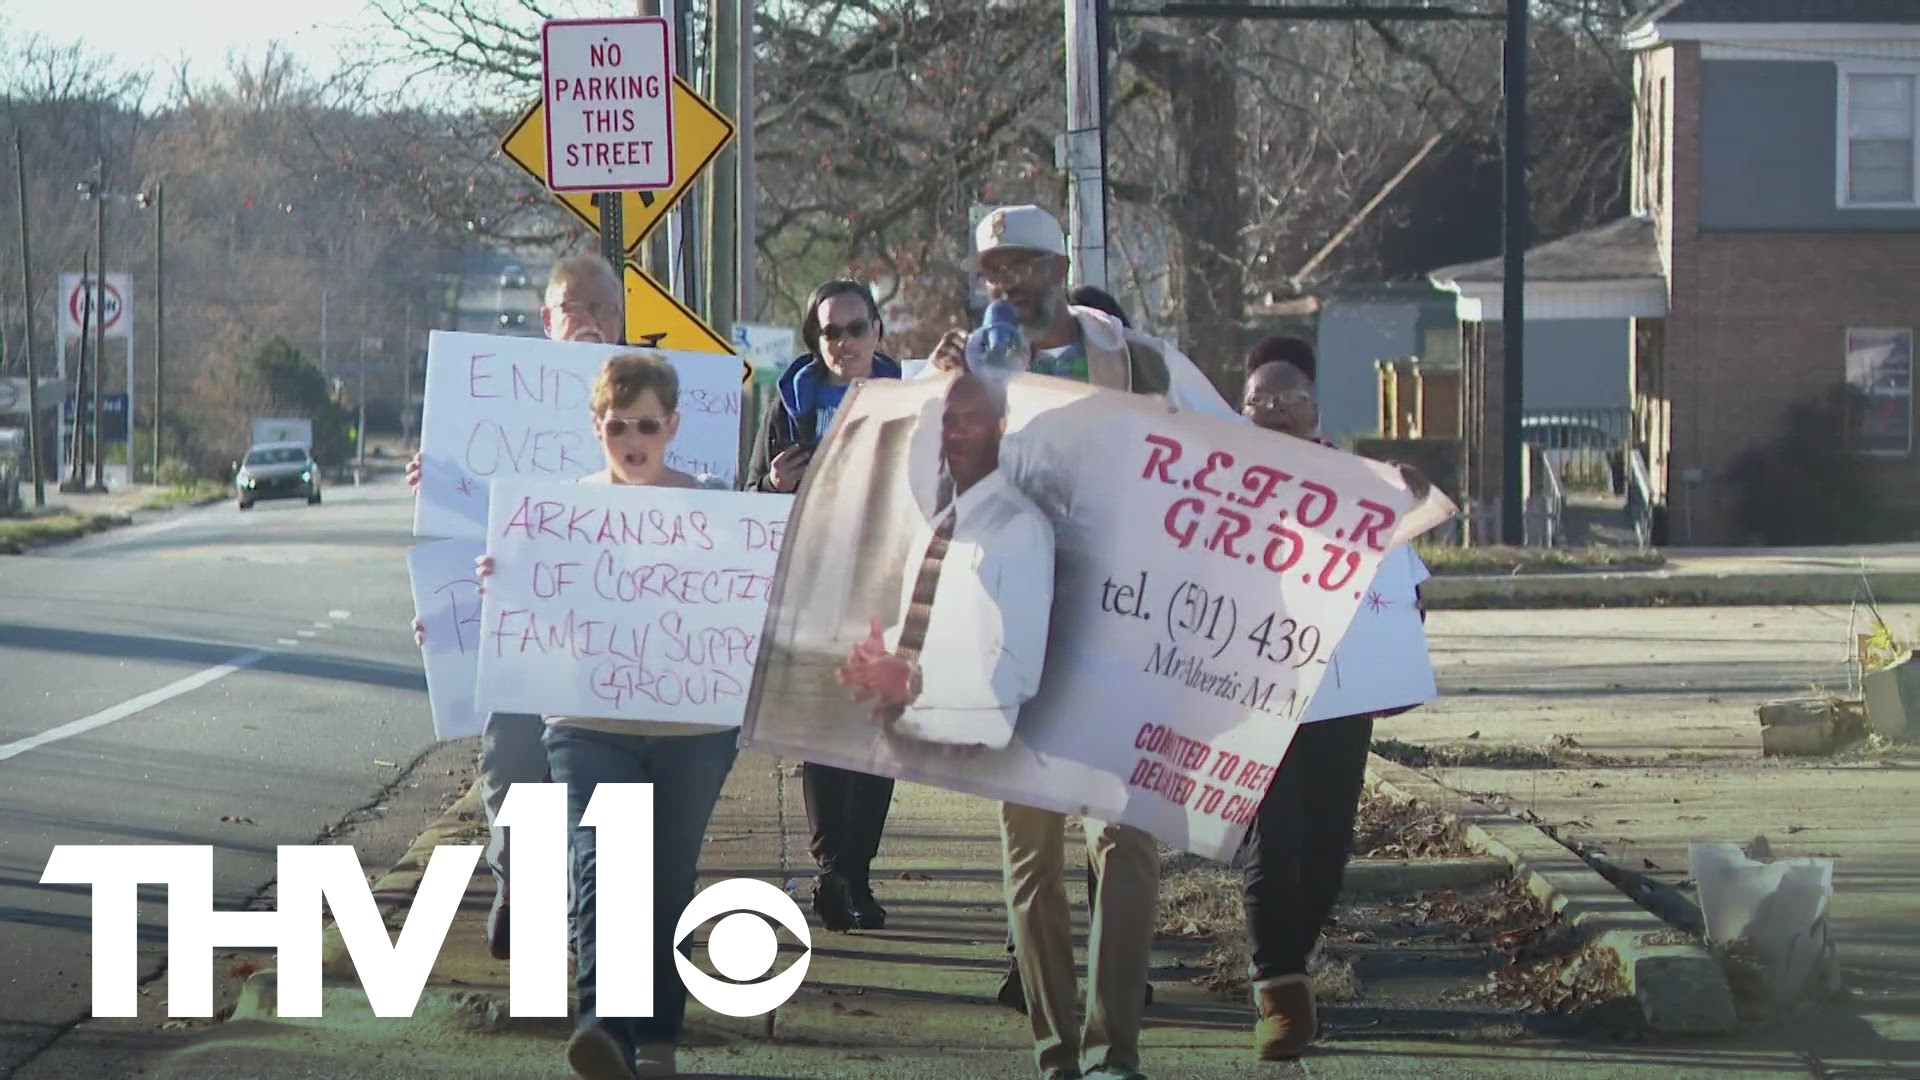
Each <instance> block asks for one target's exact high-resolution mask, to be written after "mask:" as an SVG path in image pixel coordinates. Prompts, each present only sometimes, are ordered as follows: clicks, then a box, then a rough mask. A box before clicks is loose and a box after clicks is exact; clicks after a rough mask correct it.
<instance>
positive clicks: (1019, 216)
mask: <svg viewBox="0 0 1920 1080" xmlns="http://www.w3.org/2000/svg"><path fill="white" fill-rule="evenodd" d="M973 248H974V254H973V255H972V257H970V258H968V259H967V261H966V268H967V269H969V270H978V269H980V256H982V255H985V254H986V253H987V252H989V251H998V250H1000V249H1002V248H1009V249H1012V250H1015V251H1039V252H1043V253H1045V254H1048V255H1059V256H1062V257H1064V256H1065V255H1066V254H1067V234H1066V232H1065V231H1064V230H1062V229H1061V228H1060V220H1059V219H1058V218H1056V217H1054V216H1053V215H1052V214H1050V213H1048V212H1047V211H1045V210H1043V209H1041V208H1040V207H1038V206H1033V205H1031V204H1029V205H1025V206H1002V207H999V208H998V209H996V210H994V211H993V212H992V213H990V214H988V215H987V216H986V217H984V218H981V219H980V225H979V227H978V228H976V229H974V231H973Z"/></svg>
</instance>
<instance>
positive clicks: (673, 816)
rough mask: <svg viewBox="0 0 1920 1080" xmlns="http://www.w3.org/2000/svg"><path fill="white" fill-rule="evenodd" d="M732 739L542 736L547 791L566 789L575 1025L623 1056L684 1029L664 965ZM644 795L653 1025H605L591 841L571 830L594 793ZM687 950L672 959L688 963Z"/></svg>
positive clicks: (681, 1003)
mask: <svg viewBox="0 0 1920 1080" xmlns="http://www.w3.org/2000/svg"><path fill="white" fill-rule="evenodd" d="M738 740H739V733H738V732H734V731H719V732H714V733H712V734H708V735H612V734H608V733H605V732H600V731H589V730H586V729H584V728H576V727H566V726H557V727H549V728H548V729H547V734H546V744H547V760H548V761H549V762H550V763H551V765H552V768H553V779H554V782H555V783H561V784H565V785H567V827H568V829H569V830H570V832H571V835H572V837H573V901H572V905H573V910H572V915H573V920H574V933H575V942H574V944H575V946H576V948H577V950H578V952H579V957H580V959H579V963H580V970H579V979H578V983H577V989H578V990H579V997H580V1023H581V1024H582V1025H586V1024H591V1023H594V1022H596V1021H598V1022H599V1023H600V1024H601V1025H602V1026H604V1027H605V1028H606V1029H607V1030H608V1031H610V1032H612V1033H613V1035H614V1037H615V1038H617V1039H620V1040H621V1041H622V1042H623V1043H625V1044H626V1048H627V1050H628V1051H629V1052H631V1051H632V1050H634V1049H635V1048H636V1047H639V1046H643V1045H647V1044H649V1043H676V1042H678V1041H679V1039H680V1032H681V1030H682V1028H683V1027H684V1025H685V1021H686V1014H687V989H686V987H685V986H684V985H682V984H681V982H680V971H679V969H678V967H676V966H675V964H674V962H673V948H674V940H673V932H674V929H675V928H676V924H677V923H678V922H679V921H680V912H681V911H682V910H684V909H685V908H686V906H687V904H688V903H689V902H691V901H692V900H693V890H694V884H695V879H696V877H697V876H698V873H699V862H700V847H701V844H702V843H703V842H704V841H705V839H706V835H707V822H708V821H709V820H711V819H712V817H713V806H714V803H716V802H718V801H719V799H720V788H721V785H723V784H725V783H726V781H727V773H728V772H730V771H731V770H732V769H733V759H734V756H735V755H736V754H737V753H738V752H739V751H738V749H737V748H736V743H737V742H738ZM647 783H651V784H652V785H653V786H654V787H653V813H654V819H653V944H654V950H655V952H654V957H653V1015H652V1016H650V1017H611V1016H610V1017H607V1018H605V1019H601V1018H600V1016H599V1014H598V1013H597V1012H596V1011H595V1009H594V999H595V994H594V978H595V975H594V971H595V966H596V961H597V953H596V951H595V948H594V944H595V940H596V938H595V919H596V917H597V914H598V913H597V912H596V911H595V908H596V907H597V906H598V905H597V904H596V902H595V901H596V890H595V889H594V878H595V869H594V868H595V863H596V853H595V851H594V842H595V836H596V834H595V831H594V830H593V829H583V828H581V827H580V819H581V818H582V817H584V816H585V815H586V812H587V801H588V800H589V799H591V798H593V790H594V786H595V785H597V784H647ZM692 951H693V950H692V946H691V944H689V945H688V946H686V947H685V948H683V949H682V950H681V952H682V953H684V954H687V955H689V956H691V954H692Z"/></svg>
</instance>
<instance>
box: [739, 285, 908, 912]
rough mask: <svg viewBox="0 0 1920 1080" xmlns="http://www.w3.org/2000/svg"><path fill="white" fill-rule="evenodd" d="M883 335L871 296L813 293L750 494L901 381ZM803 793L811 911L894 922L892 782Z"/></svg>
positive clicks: (770, 486) (830, 290) (824, 289)
mask: <svg viewBox="0 0 1920 1080" xmlns="http://www.w3.org/2000/svg"><path fill="white" fill-rule="evenodd" d="M882 332H883V327H882V326H881V322H880V305H879V304H877V303H875V302H874V299H873V292H872V290H870V289H868V288H867V286H865V285H863V284H861V283H860V282H858V281H852V280H848V279H845V278H839V279H836V280H833V281H829V282H827V283H826V284H824V285H822V286H820V287H819V288H817V289H815V290H813V295H812V296H811V297H810V298H808V300H807V309H806V317H805V318H804V319H803V320H802V322H801V324H800V337H801V339H802V340H803V341H805V342H806V345H807V351H806V352H805V353H803V354H801V355H800V356H798V357H796V358H794V361H793V362H792V363H791V364H788V365H787V370H786V372H785V373H784V374H783V375H781V376H780V384H779V389H780V396H779V400H777V401H775V402H774V403H773V405H772V406H771V407H769V408H768V409H767V418H766V423H765V424H764V425H763V426H762V428H761V430H760V438H759V439H758V440H757V441H756V442H755V443H754V447H753V456H752V458H751V459H750V461H749V463H748V465H747V489H748V490H750V491H772V492H792V491H795V490H797V489H798V488H799V487H800V480H801V478H802V477H803V476H805V475H806V471H807V463H808V462H809V461H811V460H812V458H813V453H814V450H815V449H816V448H817V447H818V446H819V445H820V440H821V439H822V438H824V437H825V436H826V434H827V432H828V431H830V430H832V428H833V417H834V414H835V413H836V412H838V411H839V408H840V403H841V401H842V400H844V399H845V398H846V395H847V388H848V387H849V386H851V385H852V384H853V381H854V380H855V379H897V378H899V377H900V363H899V361H897V360H895V359H893V358H892V357H891V356H888V355H886V354H885V353H882V352H880V351H879V349H880V338H881V334H882ZM801 788H802V790H803V792H804V793H805V796H806V803H807V821H808V822H809V824H810V825H811V826H812V829H813V836H812V839H811V841H810V843H809V844H808V849H809V850H810V851H811V852H812V854H813V859H814V862H815V863H817V864H818V865H819V868H820V873H819V876H818V877H816V878H815V879H814V885H813V910H814V913H815V914H816V915H818V916H819V917H820V922H821V924H822V925H823V926H825V927H826V928H827V929H828V930H836V931H846V930H879V929H881V928H883V927H885V926H886V923H887V912H886V909H885V908H883V907H881V906H880V902H879V901H878V900H876V899H875V898H874V895H873V888H872V885H871V884H870V881H869V878H868V868H869V867H870V866H871V864H872V863H873V858H874V855H875V854H876V853H877V852H878V851H879V850H880V834H881V832H882V831H883V830H884V829H885V828H886V824H887V809H888V807H889V806H890V805H891V804H892V802H893V780H892V779H891V778H889V777H884V776H869V775H867V774H866V773H860V772H853V771H851V770H849V769H836V768H833V767H832V766H829V765H817V764H815V763H813V762H807V763H806V764H805V765H803V766H802V772H801Z"/></svg>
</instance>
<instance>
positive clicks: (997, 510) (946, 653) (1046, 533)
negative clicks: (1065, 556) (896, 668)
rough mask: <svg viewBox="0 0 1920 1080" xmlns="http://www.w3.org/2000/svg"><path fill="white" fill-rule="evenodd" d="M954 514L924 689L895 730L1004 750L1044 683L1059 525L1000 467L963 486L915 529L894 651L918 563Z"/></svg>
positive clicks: (924, 663)
mask: <svg viewBox="0 0 1920 1080" xmlns="http://www.w3.org/2000/svg"><path fill="white" fill-rule="evenodd" d="M948 514H952V515H955V519H954V528H953V539H952V541H951V542H950V543H949V545H948V547H947V554H946V558H945V559H944V560H942V562H941V565H940V577H939V581H938V584H937V585H936V586H935V589H934V595H933V604H932V607H931V614H930V616H929V619H928V623H927V633H926V641H925V643H924V644H923V645H922V646H921V649H920V661H919V663H920V692H919V694H918V695H917V696H916V697H915V698H914V699H913V701H912V702H910V703H909V704H908V705H907V706H906V708H905V710H904V711H903V712H902V714H901V716H900V717H899V719H898V720H896V721H895V722H894V725H893V732H894V733H895V734H897V735H905V736H909V737H912V738H915V739H921V740H925V741H927V742H935V743H945V744H948V745H956V746H985V747H989V748H993V749H999V748H1001V747H1004V746H1006V745H1007V744H1008V743H1009V742H1011V741H1012V740H1013V729H1014V724H1015V723H1016V722H1017V721H1018V719H1019V716H1020V706H1021V705H1023V704H1025V703H1026V702H1027V700H1028V699H1030V698H1032V697H1033V695H1034V694H1035V693H1036V692H1037V691H1038V690H1039V688H1040V670H1041V665H1042V663H1043V661H1044V660H1045V657H1046V651H1047V622H1048V618H1049V616H1050V615H1051V613H1052V610H1053V527H1052V526H1051V525H1050V524H1049V523H1048V522H1047V518H1046V515H1044V514H1042V513H1041V512H1040V510H1039V508H1038V507H1036V506H1035V505H1034V504H1033V502H1032V500H1030V499H1028V498H1027V497H1026V496H1025V495H1022V494H1020V492H1019V491H1018V490H1016V489H1015V488H1014V486H1013V485H1012V484H1010V483H1008V482H1007V480H1006V478H1005V477H1004V476H1002V475H1001V474H1000V473H999V472H998V471H995V472H991V473H988V474H987V475H986V476H985V477H983V478H982V479H980V480H979V481H978V482H976V483H975V484H974V485H973V486H972V487H970V488H968V489H967V490H966V491H964V492H961V493H960V495H959V496H958V497H957V498H955V499H954V501H953V502H952V504H951V505H949V506H948V507H947V508H946V509H944V510H942V511H941V512H940V513H939V514H938V515H936V516H935V517H934V518H933V520H931V521H926V522H923V523H921V524H920V525H918V526H917V527H916V529H915V533H914V539H913V546H912V547H911V548H910V549H909V556H908V559H907V564H906V565H907V572H906V575H905V580H904V581H903V582H902V585H901V596H900V610H899V617H898V618H897V619H896V620H895V622H894V625H893V627H892V629H890V630H888V631H887V633H886V635H885V641H886V646H887V648H888V649H889V650H894V649H898V648H899V645H900V630H901V627H902V626H903V625H904V624H905V622H906V618H907V610H908V608H909V607H911V606H912V604H913V588H914V581H915V578H916V576H917V572H918V569H919V567H920V564H921V562H922V561H923V560H924V559H925V558H926V553H927V546H928V544H929V543H930V542H931V541H932V539H933V534H934V528H935V527H936V526H937V525H938V524H939V522H940V520H941V518H943V517H945V516H946V515H948Z"/></svg>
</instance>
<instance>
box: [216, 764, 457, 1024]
mask: <svg viewBox="0 0 1920 1080" xmlns="http://www.w3.org/2000/svg"><path fill="white" fill-rule="evenodd" d="M483 812H484V811H483V808H482V807H481V805H480V785H479V783H478V782H475V783H473V784H471V785H469V786H468V788H467V790H466V792H465V793H463V794H462V795H461V796H460V797H459V798H458V799H455V800H454V801H453V804H452V805H450V806H448V807H447V808H446V809H445V810H444V811H442V812H441V814H440V816H439V817H438V818H435V819H434V821H433V824H431V825H428V826H427V827H426V829H425V830H423V831H422V832H421V833H420V835H419V836H418V837H415V838H414V841H413V844H412V845H411V846H410V847H408V848H407V852H406V854H405V855H402V856H400V861H399V862H396V863H394V864H393V866H392V868H391V869H389V870H388V871H387V872H386V873H385V874H382V875H381V876H380V877H378V878H376V879H375V880H374V882H373V900H374V903H375V904H377V905H378V906H379V908H380V917H381V918H382V919H383V920H385V921H386V922H387V923H388V925H389V926H391V925H392V920H393V915H394V913H395V912H397V911H399V910H400V909H401V908H402V907H404V906H408V905H410V904H411V903H412V901H413V896H414V894H415V893H416V892H418V891H419V889H420V879H421V876H422V875H423V874H425V873H426V869H427V860H428V859H430V858H432V857H433V849H434V848H436V847H439V846H440V845H441V844H449V843H454V842H455V837H456V836H457V835H458V834H459V833H461V832H464V831H466V830H467V829H468V828H470V827H471V826H472V824H473V822H474V821H476V820H479V819H480V816H481V815H482V813H483ZM320 975H321V977H322V978H326V979H346V978H352V977H353V976H354V968H353V957H352V956H351V955H350V954H349V953H348V952H347V944H346V940H345V939H344V938H342V937H341V936H340V928H339V927H338V926H337V925H336V924H335V923H334V922H333V921H332V920H328V922H327V927H326V929H325V930H324V931H322V932H321V935H320ZM279 977H280V976H279V972H278V970H276V969H274V968H264V969H262V970H260V971H256V972H254V973H253V974H251V975H249V976H247V981H246V984H245V985H243V986H242V987H241V988H240V997H239V1000H238V1001H237V1002H235V1004H234V1007H233V1019H235V1020H278V1019H279V1015H278V1013H279V1006H278V1003H277V1002H278V998H279ZM422 1000H423V1001H424V1000H425V997H424V996H423V998H422ZM471 1008H473V1006H472V1003H471V1002H469V1001H467V1000H466V999H465V998H464V997H459V998H455V999H454V1000H453V1002H452V1004H450V1005H449V1007H448V1009H447V1011H448V1012H450V1013H454V1014H459V1013H462V1012H464V1011H466V1010H470V1009H471ZM468 1026H469V1027H473V1026H475V1024H474V1023H473V1022H469V1023H468Z"/></svg>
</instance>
